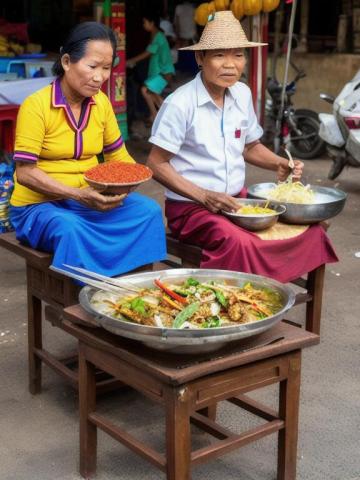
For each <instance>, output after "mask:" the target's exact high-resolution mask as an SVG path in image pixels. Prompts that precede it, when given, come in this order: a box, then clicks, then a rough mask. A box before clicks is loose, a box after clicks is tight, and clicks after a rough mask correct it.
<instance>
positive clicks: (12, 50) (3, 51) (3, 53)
mask: <svg viewBox="0 0 360 480" xmlns="http://www.w3.org/2000/svg"><path fill="white" fill-rule="evenodd" d="M24 51H25V48H24V47H23V45H20V44H19V43H17V42H14V41H10V40H8V39H7V37H5V36H4V35H0V57H15V56H16V55H22V54H23V53H24Z"/></svg>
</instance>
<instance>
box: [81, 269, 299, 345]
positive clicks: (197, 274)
mask: <svg viewBox="0 0 360 480" xmlns="http://www.w3.org/2000/svg"><path fill="white" fill-rule="evenodd" d="M189 276H192V277H194V278H196V279H198V280H199V281H206V280H207V281H209V280H225V279H226V280H227V281H229V282H231V284H233V285H240V286H241V285H243V284H244V283H246V282H251V283H252V284H253V285H254V286H255V287H268V288H271V289H274V290H276V291H277V292H279V293H280V295H281V298H282V303H283V307H282V309H281V310H280V311H279V312H277V313H276V314H275V315H272V316H271V317H268V318H265V319H264V320H259V321H257V322H253V323H245V324H239V325H236V326H231V327H219V328H203V329H184V330H182V329H172V328H161V327H151V326H146V325H138V324H136V323H131V322H128V321H126V320H125V319H121V318H119V319H117V318H113V317H110V316H108V315H104V314H102V313H99V312H97V311H96V310H95V309H94V307H93V306H92V305H91V303H90V301H91V298H92V296H93V295H94V293H95V292H96V291H98V290H96V289H95V288H93V287H89V286H86V287H84V288H82V290H81V291H80V295H79V301H80V304H81V305H82V306H83V308H84V309H85V310H86V311H87V312H89V313H90V314H92V315H94V317H95V320H96V321H97V323H98V324H99V325H101V326H102V327H103V328H105V329H106V330H109V331H110V332H112V333H115V334H116V335H121V336H123V337H127V338H131V339H133V340H138V341H140V342H143V343H144V344H145V345H147V346H149V347H151V348H154V349H156V350H166V351H169V352H174V353H192V354H194V353H204V352H210V351H213V350H217V349H218V348H221V347H223V346H224V345H225V344H226V343H228V342H231V341H234V340H239V339H242V338H246V337H250V336H252V335H257V334H259V333H261V332H263V331H265V330H267V329H269V328H270V327H272V326H273V325H274V324H275V323H277V322H278V321H280V320H281V319H282V318H283V317H284V314H285V312H286V311H287V310H289V309H290V308H291V307H292V306H293V304H294V302H295V293H294V292H293V290H292V289H291V288H290V287H289V286H287V285H284V284H282V283H280V282H277V281H276V280H272V279H270V278H266V277H262V276H259V275H251V274H248V273H239V272H230V271H227V270H211V269H198V268H197V269H190V268H182V269H172V270H163V271H158V272H148V273H137V274H133V275H128V276H125V277H121V279H122V280H124V281H127V282H130V283H132V284H133V285H136V286H139V287H153V286H154V280H155V279H156V278H158V279H161V280H163V281H170V282H172V283H176V281H179V282H181V281H182V280H184V278H186V277H189Z"/></svg>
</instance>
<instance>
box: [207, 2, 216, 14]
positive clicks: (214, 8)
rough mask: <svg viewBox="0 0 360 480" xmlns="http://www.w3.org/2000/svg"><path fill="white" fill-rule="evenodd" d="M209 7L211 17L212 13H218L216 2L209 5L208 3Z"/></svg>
mask: <svg viewBox="0 0 360 480" xmlns="http://www.w3.org/2000/svg"><path fill="white" fill-rule="evenodd" d="M208 6H209V15H210V14H211V13H215V12H216V7H215V2H209V3H208Z"/></svg>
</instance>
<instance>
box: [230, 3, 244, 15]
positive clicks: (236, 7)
mask: <svg viewBox="0 0 360 480" xmlns="http://www.w3.org/2000/svg"><path fill="white" fill-rule="evenodd" d="M230 8H231V11H232V12H233V14H234V17H235V18H237V19H238V20H240V19H241V18H242V17H243V16H244V0H233V1H232V2H231V7H230Z"/></svg>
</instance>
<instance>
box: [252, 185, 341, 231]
mask: <svg viewBox="0 0 360 480" xmlns="http://www.w3.org/2000/svg"><path fill="white" fill-rule="evenodd" d="M274 187H276V184H275V183H256V184H255V185H251V187H249V188H248V195H249V197H250V198H260V199H266V198H267V196H268V195H267V192H268V191H269V190H271V189H273V188H274ZM310 188H311V190H313V192H315V199H314V202H315V203H312V204H299V203H288V202H276V203H279V204H281V205H285V206H286V212H284V213H283V214H282V215H281V216H280V221H281V222H285V223H291V224H295V225H308V224H312V223H318V222H321V221H323V220H327V219H328V218H332V217H335V216H336V215H338V214H339V213H340V212H341V211H342V209H343V208H344V205H345V201H346V193H344V192H343V191H341V190H338V189H336V188H329V187H319V186H317V185H310Z"/></svg>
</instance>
